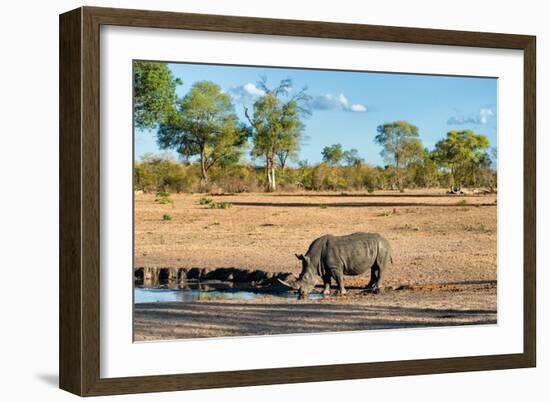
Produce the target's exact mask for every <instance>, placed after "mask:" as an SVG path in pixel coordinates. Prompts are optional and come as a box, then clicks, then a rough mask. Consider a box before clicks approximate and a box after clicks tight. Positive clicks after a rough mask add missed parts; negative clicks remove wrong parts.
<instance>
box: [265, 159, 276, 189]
mask: <svg viewBox="0 0 550 403" xmlns="http://www.w3.org/2000/svg"><path fill="white" fill-rule="evenodd" d="M265 173H266V180H267V181H266V187H265V190H266V191H267V192H273V191H275V189H276V182H275V158H274V157H273V156H270V155H268V156H266V159H265Z"/></svg>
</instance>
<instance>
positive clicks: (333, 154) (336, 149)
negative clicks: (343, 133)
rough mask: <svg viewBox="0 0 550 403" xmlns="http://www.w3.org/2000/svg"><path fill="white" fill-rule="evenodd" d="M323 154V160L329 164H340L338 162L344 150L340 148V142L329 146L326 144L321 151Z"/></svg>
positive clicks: (342, 156)
mask: <svg viewBox="0 0 550 403" xmlns="http://www.w3.org/2000/svg"><path fill="white" fill-rule="evenodd" d="M321 154H322V155H323V161H324V162H326V163H327V164H329V165H332V166H334V165H340V162H341V161H342V159H343V158H344V150H343V149H342V144H333V145H331V146H326V147H325V148H323V151H321Z"/></svg>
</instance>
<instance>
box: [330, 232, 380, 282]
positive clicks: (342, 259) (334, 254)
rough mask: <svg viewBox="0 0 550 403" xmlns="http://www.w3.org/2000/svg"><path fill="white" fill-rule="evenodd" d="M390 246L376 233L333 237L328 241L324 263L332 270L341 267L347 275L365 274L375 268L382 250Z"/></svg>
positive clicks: (358, 233)
mask: <svg viewBox="0 0 550 403" xmlns="http://www.w3.org/2000/svg"><path fill="white" fill-rule="evenodd" d="M388 245H389V244H388V242H387V241H386V240H385V239H384V238H383V237H382V236H380V235H379V234H375V233H366V232H357V233H354V234H351V235H344V236H332V237H329V238H328V239H327V242H326V245H325V253H324V254H323V255H324V258H323V263H324V264H325V266H327V267H331V268H336V267H339V268H340V267H341V268H342V270H343V272H344V274H347V275H358V274H363V273H365V272H367V271H369V270H370V268H371V267H372V266H373V264H374V262H375V261H376V259H377V257H378V254H379V252H380V250H381V249H382V250H384V249H385V248H387V247H388Z"/></svg>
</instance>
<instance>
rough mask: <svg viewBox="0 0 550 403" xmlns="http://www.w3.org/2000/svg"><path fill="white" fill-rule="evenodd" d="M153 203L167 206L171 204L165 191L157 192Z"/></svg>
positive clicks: (168, 194)
mask: <svg viewBox="0 0 550 403" xmlns="http://www.w3.org/2000/svg"><path fill="white" fill-rule="evenodd" d="M155 202H156V203H158V204H169V203H171V202H172V200H170V193H168V192H165V191H160V192H157V195H156V197H155Z"/></svg>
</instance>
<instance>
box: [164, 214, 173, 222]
mask: <svg viewBox="0 0 550 403" xmlns="http://www.w3.org/2000/svg"><path fill="white" fill-rule="evenodd" d="M162 221H172V216H171V215H170V214H164V215H163V216H162Z"/></svg>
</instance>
